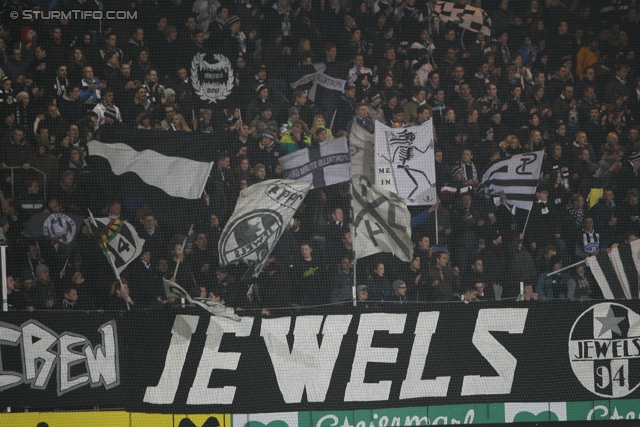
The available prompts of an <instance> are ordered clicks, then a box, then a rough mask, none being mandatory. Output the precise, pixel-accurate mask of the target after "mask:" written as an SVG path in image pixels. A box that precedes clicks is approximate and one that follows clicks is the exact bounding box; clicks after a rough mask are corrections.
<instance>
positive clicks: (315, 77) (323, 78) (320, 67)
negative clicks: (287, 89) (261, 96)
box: [291, 62, 347, 101]
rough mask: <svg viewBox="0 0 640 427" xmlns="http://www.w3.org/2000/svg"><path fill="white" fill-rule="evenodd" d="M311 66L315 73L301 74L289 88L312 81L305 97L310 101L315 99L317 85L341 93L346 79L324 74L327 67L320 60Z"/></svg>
mask: <svg viewBox="0 0 640 427" xmlns="http://www.w3.org/2000/svg"><path fill="white" fill-rule="evenodd" d="M313 67H314V69H315V70H316V71H315V73H311V74H307V75H304V76H302V77H301V78H300V79H298V80H296V81H295V82H293V83H291V88H293V89H295V88H297V87H298V86H304V85H306V84H308V83H311V82H313V85H312V86H311V88H310V89H309V91H308V92H307V98H309V99H310V100H311V101H315V99H316V91H317V88H318V85H320V86H322V87H323V88H325V89H329V90H334V91H338V92H340V93H342V91H343V90H344V87H345V85H346V84H347V81H346V80H343V79H339V78H336V77H331V76H330V75H328V74H325V70H326V69H327V66H326V65H325V64H324V63H322V62H320V63H317V64H313Z"/></svg>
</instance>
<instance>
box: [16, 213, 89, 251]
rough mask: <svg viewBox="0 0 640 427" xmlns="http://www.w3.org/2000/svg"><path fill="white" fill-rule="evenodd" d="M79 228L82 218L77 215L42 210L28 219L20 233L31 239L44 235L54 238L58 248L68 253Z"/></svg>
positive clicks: (80, 228) (80, 227) (74, 241)
mask: <svg viewBox="0 0 640 427" xmlns="http://www.w3.org/2000/svg"><path fill="white" fill-rule="evenodd" d="M80 230H82V218H81V217H79V216H77V215H71V214H68V213H65V212H60V213H48V212H42V213H38V214H35V215H33V216H32V217H31V218H30V219H29V221H28V222H27V224H26V225H25V227H24V230H23V231H22V234H24V235H25V236H27V237H31V238H32V239H39V238H40V237H46V238H48V239H51V240H55V241H56V242H57V243H58V245H60V248H62V249H63V250H64V251H65V252H67V253H68V252H70V251H71V249H72V248H73V246H74V245H75V243H76V241H77V239H76V236H77V235H78V233H79V232H80Z"/></svg>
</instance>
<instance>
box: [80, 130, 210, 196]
mask: <svg viewBox="0 0 640 427" xmlns="http://www.w3.org/2000/svg"><path fill="white" fill-rule="evenodd" d="M87 146H88V147H89V154H90V155H92V156H100V157H104V158H105V159H107V160H108V161H109V164H110V165H111V170H112V171H113V173H114V174H116V175H122V174H124V173H126V172H133V173H135V174H136V175H138V176H139V177H140V178H141V179H142V180H143V181H144V182H145V183H147V184H148V185H153V186H154V187H158V188H160V189H162V190H163V191H164V192H165V193H167V194H168V195H170V196H173V197H183V198H185V199H198V198H200V196H202V191H203V190H204V186H205V184H206V183H207V179H208V178H209V173H210V172H211V168H212V167H213V163H212V162H199V161H195V160H190V159H186V158H183V157H170V156H166V155H163V154H161V153H159V152H157V151H154V150H149V149H147V150H143V151H136V150H135V149H134V148H133V147H131V146H129V145H127V144H120V143H116V144H104V143H102V142H99V141H90V142H89V143H88V144H87Z"/></svg>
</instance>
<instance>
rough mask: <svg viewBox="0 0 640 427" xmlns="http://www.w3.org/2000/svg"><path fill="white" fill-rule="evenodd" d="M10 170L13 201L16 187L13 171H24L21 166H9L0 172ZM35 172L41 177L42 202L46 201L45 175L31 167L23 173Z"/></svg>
mask: <svg viewBox="0 0 640 427" xmlns="http://www.w3.org/2000/svg"><path fill="white" fill-rule="evenodd" d="M7 169H9V170H11V198H12V199H15V198H16V188H15V187H16V185H15V181H16V180H15V172H14V171H15V170H16V169H20V170H24V169H23V168H22V166H10V167H6V168H2V169H0V170H7ZM30 171H33V172H36V173H39V174H40V175H42V195H43V196H44V200H45V201H46V200H47V174H46V173H44V172H42V171H41V170H39V169H36V168H34V167H33V166H31V167H30V168H29V169H27V170H25V172H30Z"/></svg>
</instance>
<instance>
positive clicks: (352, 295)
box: [351, 250, 358, 307]
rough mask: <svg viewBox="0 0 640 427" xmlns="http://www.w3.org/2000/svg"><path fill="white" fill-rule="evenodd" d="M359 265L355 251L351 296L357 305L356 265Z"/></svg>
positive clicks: (354, 304)
mask: <svg viewBox="0 0 640 427" xmlns="http://www.w3.org/2000/svg"><path fill="white" fill-rule="evenodd" d="M357 265H358V259H357V258H356V251H355V250H354V251H353V286H352V287H351V298H352V300H353V306H354V307H355V306H356V305H357V301H358V295H357V292H356V289H357V288H356V267H357Z"/></svg>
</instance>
